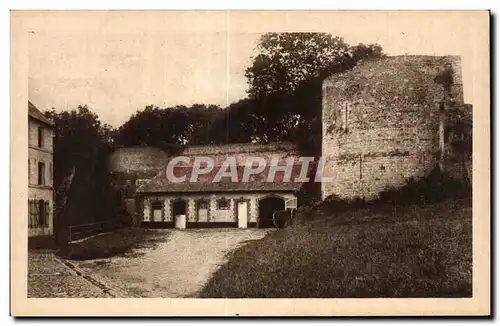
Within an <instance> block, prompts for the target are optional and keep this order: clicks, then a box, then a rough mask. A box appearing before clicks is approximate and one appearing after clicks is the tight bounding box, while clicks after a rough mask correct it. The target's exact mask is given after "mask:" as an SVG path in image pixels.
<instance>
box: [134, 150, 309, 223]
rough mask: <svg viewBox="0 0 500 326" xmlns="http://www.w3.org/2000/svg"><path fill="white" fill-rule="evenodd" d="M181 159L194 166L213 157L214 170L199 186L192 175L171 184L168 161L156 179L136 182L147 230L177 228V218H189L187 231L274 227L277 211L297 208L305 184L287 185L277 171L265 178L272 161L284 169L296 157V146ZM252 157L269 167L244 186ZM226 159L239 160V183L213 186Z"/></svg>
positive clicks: (182, 169) (188, 153) (184, 169)
mask: <svg viewBox="0 0 500 326" xmlns="http://www.w3.org/2000/svg"><path fill="white" fill-rule="evenodd" d="M180 156H185V157H187V158H189V161H190V162H191V163H192V162H193V160H194V158H195V157H200V156H204V157H210V158H212V159H213V160H214V162H215V168H214V169H213V170H212V171H211V172H210V173H207V174H203V175H200V176H199V178H198V179H197V180H196V181H195V182H191V180H190V177H189V175H187V178H186V180H185V181H183V182H172V180H169V178H167V171H166V168H165V167H166V166H167V163H168V162H165V165H164V166H163V167H162V168H161V169H160V170H159V171H158V174H157V175H156V176H155V177H154V178H152V179H143V180H137V182H136V185H137V187H136V196H137V199H138V200H137V201H136V203H137V210H138V211H139V212H140V213H141V217H142V224H143V225H145V226H155V227H174V226H175V225H176V219H177V220H178V219H179V218H182V219H184V218H185V219H186V227H188V228H190V227H193V228H196V227H239V228H247V227H270V226H272V214H273V212H275V211H278V210H283V209H285V208H291V207H296V205H297V192H298V191H299V190H300V188H301V186H302V183H300V182H294V180H293V179H291V180H290V182H285V181H283V173H284V172H282V171H279V169H277V170H278V171H276V178H273V181H272V182H269V180H268V179H267V176H268V173H269V169H271V168H272V167H271V166H272V162H275V163H276V162H280V164H279V165H281V163H282V162H283V161H284V160H286V159H287V158H292V157H296V156H298V153H297V150H296V148H295V146H294V145H292V144H289V143H275V144H266V145H255V144H231V145H211V146H194V147H190V148H188V149H186V150H185V151H184V152H183V153H182V154H180ZM250 156H253V157H261V158H264V160H265V161H266V168H265V169H264V170H263V171H262V172H261V173H258V174H255V175H253V176H252V177H251V178H250V179H249V181H248V182H241V179H240V178H241V176H242V174H243V170H244V168H245V162H246V158H247V157H250ZM227 157H234V158H235V162H236V167H235V169H236V170H237V174H238V182H235V181H234V180H232V179H231V178H229V177H224V178H222V179H221V180H220V182H212V181H213V179H214V176H215V174H216V173H217V171H218V169H219V168H220V167H221V165H222V164H223V161H224V160H225V159H226V158H227ZM191 159H193V160H191ZM189 171H192V165H191V164H187V165H184V166H177V167H176V169H175V172H174V174H176V175H179V174H180V175H182V174H185V175H186V174H188V173H189ZM292 174H295V175H296V173H292ZM280 180H281V181H280Z"/></svg>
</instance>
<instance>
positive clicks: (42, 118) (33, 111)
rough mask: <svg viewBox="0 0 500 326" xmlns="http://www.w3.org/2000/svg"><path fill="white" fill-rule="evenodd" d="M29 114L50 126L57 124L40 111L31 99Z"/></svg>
mask: <svg viewBox="0 0 500 326" xmlns="http://www.w3.org/2000/svg"><path fill="white" fill-rule="evenodd" d="M28 116H29V117H31V118H33V119H35V120H38V121H40V122H42V123H44V124H46V125H48V126H50V127H54V125H55V124H54V122H53V121H51V120H49V119H47V118H46V117H45V115H43V113H42V112H40V110H38V109H37V108H36V107H35V106H34V105H33V103H31V102H30V101H28Z"/></svg>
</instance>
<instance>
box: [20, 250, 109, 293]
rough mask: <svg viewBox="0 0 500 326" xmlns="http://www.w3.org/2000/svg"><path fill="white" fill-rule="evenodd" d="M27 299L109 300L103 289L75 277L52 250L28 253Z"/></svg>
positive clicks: (80, 276) (75, 274)
mask: <svg viewBox="0 0 500 326" xmlns="http://www.w3.org/2000/svg"><path fill="white" fill-rule="evenodd" d="M28 297H29V298H109V297H111V295H110V294H109V293H108V291H107V290H106V289H103V288H101V287H100V286H99V285H96V284H95V283H92V281H91V279H90V280H89V279H86V278H85V277H84V276H82V275H78V273H77V272H76V271H75V270H72V269H71V268H70V267H68V266H66V265H65V264H64V262H63V261H62V260H59V259H58V258H56V256H55V254H54V252H52V251H39V250H31V251H29V252H28Z"/></svg>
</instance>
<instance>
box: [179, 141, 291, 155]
mask: <svg viewBox="0 0 500 326" xmlns="http://www.w3.org/2000/svg"><path fill="white" fill-rule="evenodd" d="M270 152H287V153H297V152H298V149H297V146H296V145H295V144H294V143H290V142H273V143H268V144H252V143H236V144H221V145H198V146H189V147H187V148H186V149H185V150H184V151H183V153H182V155H188V156H189V155H202V154H210V155H217V154H224V155H227V154H238V153H270Z"/></svg>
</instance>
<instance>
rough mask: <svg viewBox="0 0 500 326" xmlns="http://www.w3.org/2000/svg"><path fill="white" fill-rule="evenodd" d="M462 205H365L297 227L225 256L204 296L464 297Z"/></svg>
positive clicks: (465, 219) (466, 252)
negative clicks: (226, 260) (226, 258)
mask: <svg viewBox="0 0 500 326" xmlns="http://www.w3.org/2000/svg"><path fill="white" fill-rule="evenodd" d="M471 295H472V207H471V201H470V199H455V200H448V201H445V202H441V203H433V204H425V205H404V206H394V205H373V206H370V207H365V208H363V209H359V210H352V211H344V212H340V213H338V214H335V213H327V212H325V210H322V209H317V210H315V211H313V212H312V213H311V215H310V218H308V219H307V220H305V221H302V223H299V224H296V225H294V226H293V227H290V228H288V229H283V230H279V231H278V232H275V233H271V234H269V235H268V236H266V237H265V238H263V239H261V240H257V241H252V242H250V243H248V244H246V245H244V246H243V247H241V248H239V249H237V250H236V251H234V252H233V253H231V254H230V257H229V261H228V263H226V264H225V265H224V266H222V267H221V268H220V269H219V270H218V271H217V272H216V273H215V275H214V276H213V277H212V279H211V280H210V281H209V282H208V283H207V285H206V286H205V287H204V289H203V290H202V292H201V296H202V297H209V298H213V297H215V298H221V297H224V298H225V297H228V298H350V297H352V298H359V297H470V296H471Z"/></svg>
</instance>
